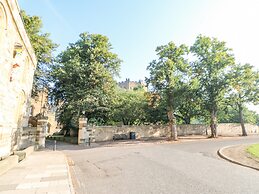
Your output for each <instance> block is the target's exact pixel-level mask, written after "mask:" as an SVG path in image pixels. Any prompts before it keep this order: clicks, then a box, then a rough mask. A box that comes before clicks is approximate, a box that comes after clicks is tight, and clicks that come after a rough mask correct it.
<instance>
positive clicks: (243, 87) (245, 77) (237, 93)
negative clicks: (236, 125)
mask: <svg viewBox="0 0 259 194" xmlns="http://www.w3.org/2000/svg"><path fill="white" fill-rule="evenodd" d="M229 79H230V84H231V90H230V91H229V100H230V101H231V102H232V105H236V106H243V105H244V104H245V103H249V102H250V103H253V104H258V103H259V87H258V86H259V72H258V71H253V66H251V65H249V64H245V65H241V64H237V65H235V66H234V67H233V68H232V70H231V71H230V73H229Z"/></svg>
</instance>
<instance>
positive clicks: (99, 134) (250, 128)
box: [88, 123, 259, 142]
mask: <svg viewBox="0 0 259 194" xmlns="http://www.w3.org/2000/svg"><path fill="white" fill-rule="evenodd" d="M245 126H246V130H247V133H248V134H259V127H258V126H257V125H251V124H246V125H245ZM88 130H92V133H93V137H94V138H93V141H95V142H102V141H111V140H113V136H114V134H127V135H128V138H129V133H130V132H135V133H136V139H148V138H163V137H168V136H169V134H170V131H169V126H167V125H141V126H121V127H116V126H88ZM177 131H178V135H179V136H186V135H210V127H209V126H208V125H177ZM241 134H242V129H241V126H240V124H238V123H221V124H219V125H218V135H220V136H237V135H241Z"/></svg>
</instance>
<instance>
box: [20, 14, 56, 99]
mask: <svg viewBox="0 0 259 194" xmlns="http://www.w3.org/2000/svg"><path fill="white" fill-rule="evenodd" d="M21 16H22V19H23V22H24V27H25V30H26V32H27V34H28V36H29V39H30V42H31V44H32V47H33V48H34V51H35V55H36V57H37V60H38V64H37V68H36V71H35V75H34V82H33V92H32V93H33V95H37V93H38V92H39V91H40V90H42V89H43V87H45V86H46V85H47V83H46V82H47V70H48V68H49V65H50V64H51V63H52V62H53V51H54V50H55V49H56V47H57V45H56V44H55V43H53V42H52V40H51V39H50V34H49V33H42V32H41V29H42V20H41V19H40V17H38V16H29V15H27V14H26V13H25V11H21Z"/></svg>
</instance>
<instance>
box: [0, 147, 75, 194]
mask: <svg viewBox="0 0 259 194" xmlns="http://www.w3.org/2000/svg"><path fill="white" fill-rule="evenodd" d="M0 193H12V194H16V193H17V194H18V193H19V194H31V193H37V194H38V193H53V194H54V193H60V194H71V193H74V190H73V186H72V181H71V178H70V174H69V167H68V164H67V159H66V156H65V155H64V154H63V153H62V152H59V151H50V150H43V151H35V152H34V153H32V154H31V155H30V156H29V157H28V158H26V159H25V160H23V161H22V162H20V163H19V164H18V165H17V166H16V167H15V168H13V169H11V170H9V171H7V172H6V173H4V174H2V175H1V176H0Z"/></svg>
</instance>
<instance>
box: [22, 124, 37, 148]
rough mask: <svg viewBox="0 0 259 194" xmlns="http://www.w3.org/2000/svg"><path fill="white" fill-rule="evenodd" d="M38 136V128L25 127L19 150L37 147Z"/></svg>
mask: <svg viewBox="0 0 259 194" xmlns="http://www.w3.org/2000/svg"><path fill="white" fill-rule="evenodd" d="M36 135H37V128H36V127H24V128H23V131H22V135H21V139H20V142H19V150H22V149H25V148H27V147H29V146H32V145H36Z"/></svg>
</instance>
